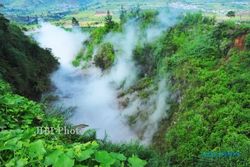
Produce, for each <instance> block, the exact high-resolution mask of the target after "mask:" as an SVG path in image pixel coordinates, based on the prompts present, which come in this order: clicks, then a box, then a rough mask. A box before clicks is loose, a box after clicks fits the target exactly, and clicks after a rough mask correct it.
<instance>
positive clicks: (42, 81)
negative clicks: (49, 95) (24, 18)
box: [0, 15, 58, 100]
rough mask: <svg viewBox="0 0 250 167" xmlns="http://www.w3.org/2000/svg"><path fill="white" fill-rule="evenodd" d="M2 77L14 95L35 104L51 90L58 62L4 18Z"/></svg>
mask: <svg viewBox="0 0 250 167" xmlns="http://www.w3.org/2000/svg"><path fill="white" fill-rule="evenodd" d="M0 43H1V45H0V57H1V59H0V75H1V77H2V78H3V79H4V80H6V81H7V82H9V83H10V84H11V86H12V87H13V89H14V91H15V92H16V93H18V94H20V95H24V96H26V97H29V98H31V99H34V100H38V99H39V98H40V96H41V94H42V93H43V92H45V91H47V90H48V89H49V88H50V80H49V78H48V77H49V74H50V73H51V72H53V71H54V70H55V69H56V67H57V64H58V62H57V60H56V59H55V58H54V57H53V56H52V54H51V52H50V50H49V49H47V50H44V49H41V48H40V47H39V46H38V45H37V44H36V43H35V42H34V41H32V40H30V39H29V38H28V37H27V36H25V35H24V34H23V32H22V31H21V30H20V29H19V28H18V27H17V26H14V25H11V24H10V23H9V21H8V20H7V19H5V18H4V17H3V16H2V15H0Z"/></svg>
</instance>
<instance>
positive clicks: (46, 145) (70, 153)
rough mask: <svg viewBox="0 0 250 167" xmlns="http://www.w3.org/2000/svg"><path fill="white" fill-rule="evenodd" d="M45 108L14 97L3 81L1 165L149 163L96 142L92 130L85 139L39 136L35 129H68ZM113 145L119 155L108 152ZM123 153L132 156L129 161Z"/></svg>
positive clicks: (0, 89)
mask: <svg viewBox="0 0 250 167" xmlns="http://www.w3.org/2000/svg"><path fill="white" fill-rule="evenodd" d="M45 107H46V106H43V105H41V104H38V103H35V102H32V101H30V100H28V99H26V98H24V97H22V96H19V95H15V94H13V93H12V92H11V90H10V87H9V85H8V84H6V83H5V82H4V81H2V80H0V111H1V116H0V122H1V124H0V127H1V132H0V165H1V166H3V165H5V166H7V167H8V166H18V167H22V166H53V167H62V166H65V167H70V166H77V165H78V166H95V165H100V166H111V165H112V166H131V167H140V166H141V167H143V166H145V165H146V164H147V162H146V161H144V160H141V159H140V158H138V156H136V155H135V152H132V151H130V152H128V151H129V149H128V147H129V146H125V147H124V146H120V147H119V146H115V145H112V144H109V145H107V146H105V142H102V141H97V140H95V139H93V138H94V137H91V136H89V134H91V133H89V131H86V132H85V133H84V134H83V135H82V136H81V135H77V134H73V135H70V136H67V135H65V134H62V133H53V134H46V133H45V134H43V133H38V131H37V128H36V127H62V126H65V125H64V121H63V119H62V118H60V117H58V116H57V117H55V116H51V115H46V114H45V112H44V110H45ZM68 128H70V127H68ZM84 141H85V142H84ZM112 146H113V148H112V149H113V150H115V151H116V152H114V151H112V150H110V151H109V152H108V151H106V150H107V149H108V148H107V147H109V148H110V147H112ZM105 147H106V149H105ZM133 147H136V146H132V148H133ZM124 149H125V150H124ZM121 152H125V153H126V154H127V155H129V156H128V158H127V157H126V156H124V155H123V153H121ZM151 152H152V151H151ZM147 158H151V157H147Z"/></svg>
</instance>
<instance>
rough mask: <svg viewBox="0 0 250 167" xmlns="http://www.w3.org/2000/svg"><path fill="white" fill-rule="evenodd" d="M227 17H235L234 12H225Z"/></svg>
mask: <svg viewBox="0 0 250 167" xmlns="http://www.w3.org/2000/svg"><path fill="white" fill-rule="evenodd" d="M227 17H235V12H234V11H229V12H227Z"/></svg>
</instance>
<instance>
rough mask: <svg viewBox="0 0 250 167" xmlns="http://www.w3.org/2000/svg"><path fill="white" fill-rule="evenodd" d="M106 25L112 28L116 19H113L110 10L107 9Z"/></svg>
mask: <svg viewBox="0 0 250 167" xmlns="http://www.w3.org/2000/svg"><path fill="white" fill-rule="evenodd" d="M105 27H106V28H107V29H108V30H110V29H112V28H113V27H114V21H113V19H112V15H111V14H110V11H109V10H108V11H107V16H106V17H105Z"/></svg>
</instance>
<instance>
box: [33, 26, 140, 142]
mask: <svg viewBox="0 0 250 167" xmlns="http://www.w3.org/2000/svg"><path fill="white" fill-rule="evenodd" d="M87 38H88V35H87V34H83V33H80V32H67V31H65V30H63V29H61V28H58V27H55V26H53V25H50V24H48V23H45V24H42V26H41V28H40V29H39V30H38V32H37V34H36V35H35V39H36V40H37V41H38V42H39V43H40V45H41V46H42V47H45V48H51V49H52V53H53V54H54V55H55V56H57V57H59V60H60V63H61V66H60V69H59V70H58V71H56V72H55V73H54V74H53V75H52V77H51V79H52V81H53V83H54V85H55V86H56V87H57V91H56V92H55V93H56V94H57V95H58V96H59V99H60V100H59V101H58V102H57V103H58V105H60V104H64V106H65V107H72V106H75V107H76V111H75V113H74V115H73V117H72V118H71V119H70V120H69V121H70V122H71V123H73V124H76V125H77V124H82V123H84V124H88V125H89V127H90V128H91V129H95V130H96V131H97V137H98V138H104V137H105V135H106V134H108V138H109V139H110V140H112V141H114V142H120V141H129V140H131V139H136V135H135V134H134V133H133V132H132V131H131V130H130V129H129V128H128V126H126V125H125V124H124V123H123V120H122V118H121V117H120V112H119V109H118V104H117V100H116V96H117V95H116V91H115V88H114V86H113V85H112V84H111V82H110V81H111V80H110V77H109V76H106V75H103V74H102V72H101V70H100V69H98V68H96V67H93V66H92V67H90V68H88V69H86V70H81V69H77V68H74V67H73V66H72V65H71V62H72V60H73V58H74V56H75V55H76V54H77V53H78V52H79V51H80V49H81V48H82V42H83V41H84V40H86V39H87ZM118 68H120V67H118Z"/></svg>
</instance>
